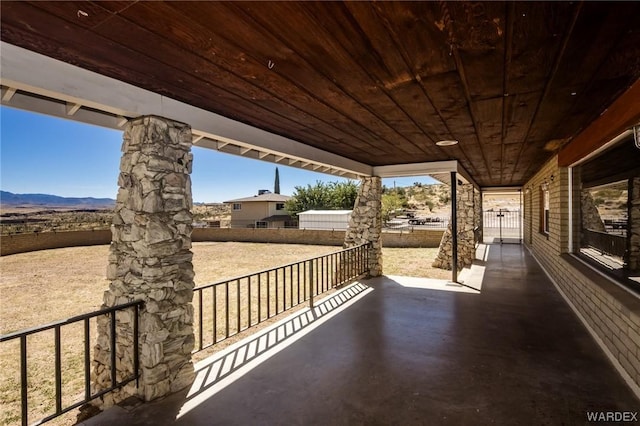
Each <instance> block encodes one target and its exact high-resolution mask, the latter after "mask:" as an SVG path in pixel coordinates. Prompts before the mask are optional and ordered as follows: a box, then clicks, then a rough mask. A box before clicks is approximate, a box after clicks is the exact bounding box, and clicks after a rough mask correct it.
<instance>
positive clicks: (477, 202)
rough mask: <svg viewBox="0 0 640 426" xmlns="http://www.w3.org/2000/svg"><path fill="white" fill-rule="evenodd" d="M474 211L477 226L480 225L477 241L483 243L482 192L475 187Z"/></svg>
mask: <svg viewBox="0 0 640 426" xmlns="http://www.w3.org/2000/svg"><path fill="white" fill-rule="evenodd" d="M473 212H474V215H473V217H474V222H475V226H476V227H478V233H477V239H476V243H477V244H481V243H482V241H483V236H482V234H483V229H482V193H481V192H480V191H479V190H477V189H475V188H474V189H473Z"/></svg>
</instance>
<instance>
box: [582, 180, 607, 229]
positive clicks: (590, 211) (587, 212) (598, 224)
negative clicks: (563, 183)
mask: <svg viewBox="0 0 640 426" xmlns="http://www.w3.org/2000/svg"><path fill="white" fill-rule="evenodd" d="M581 199H582V200H581V201H582V203H581V206H582V227H583V228H584V229H590V230H592V231H600V232H606V230H605V227H604V223H603V222H602V218H601V217H600V213H599V212H598V208H597V207H596V203H595V202H594V201H593V197H592V196H591V193H590V192H589V190H588V189H584V190H582V194H581Z"/></svg>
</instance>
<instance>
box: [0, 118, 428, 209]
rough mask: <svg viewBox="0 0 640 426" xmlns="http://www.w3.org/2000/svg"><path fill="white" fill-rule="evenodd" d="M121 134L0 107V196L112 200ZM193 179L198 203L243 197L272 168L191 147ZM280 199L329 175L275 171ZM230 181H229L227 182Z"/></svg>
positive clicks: (270, 175)
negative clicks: (47, 196) (52, 195)
mask: <svg viewBox="0 0 640 426" xmlns="http://www.w3.org/2000/svg"><path fill="white" fill-rule="evenodd" d="M121 142H122V132H121V131H116V130H111V129H106V128H102V127H97V126H92V125H88V124H83V123H78V122H75V121H71V120H64V119H61V118H56V117H50V116H45V115H41V114H34V113H30V112H26V111H21V110H17V109H13V108H7V107H0V189H2V190H3V191H9V192H13V193H17V194H28V193H42V194H54V195H60V196H63V197H97V198H116V194H117V191H118V187H117V177H118V169H119V163H120V145H121ZM193 157H194V160H193V173H192V175H191V180H192V189H193V199H194V201H196V202H222V201H226V200H230V199H234V198H241V197H248V196H250V195H254V194H256V193H257V191H258V189H269V190H273V181H274V175H275V168H276V165H275V164H273V163H269V162H266V161H258V160H252V159H247V158H243V157H239V156H235V155H230V154H224V153H219V152H217V151H213V150H209V149H204V148H198V147H194V148H193ZM277 167H278V169H279V172H280V192H281V193H282V194H287V195H291V194H293V192H294V188H295V187H296V186H306V185H307V184H314V183H315V182H316V181H318V180H319V181H322V182H335V181H345V179H341V178H338V177H335V176H331V175H326V174H323V173H316V172H311V171H307V170H301V169H297V168H294V167H288V166H284V165H277ZM230 178H233V179H232V180H231V181H230ZM394 180H395V182H396V185H397V186H408V185H411V184H413V183H414V182H423V183H432V182H433V180H432V179H430V178H428V177H419V178H415V177H412V178H398V179H385V180H384V181H383V184H385V185H387V186H393V184H394Z"/></svg>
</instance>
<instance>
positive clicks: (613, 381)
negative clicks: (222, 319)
mask: <svg viewBox="0 0 640 426" xmlns="http://www.w3.org/2000/svg"><path fill="white" fill-rule="evenodd" d="M485 255H486V257H485V259H486V260H487V261H486V264H484V265H483V264H482V263H481V264H479V265H476V267H475V269H472V271H471V273H467V274H466V276H463V277H461V278H463V279H464V280H465V284H467V285H469V286H472V287H475V288H480V284H481V289H480V291H476V290H473V289H471V288H468V287H464V286H459V285H455V284H452V283H447V282H445V281H439V280H429V279H416V278H407V277H391V276H387V277H381V278H375V279H370V280H363V281H362V282H360V283H355V284H353V285H351V286H349V287H347V288H346V289H344V290H343V291H342V292H340V293H336V294H334V295H333V296H332V297H330V298H327V299H325V300H324V301H323V303H319V304H318V305H317V306H316V308H315V310H314V312H311V311H309V310H304V311H301V312H299V313H296V314H295V315H294V316H292V317H289V318H287V319H285V320H283V321H281V322H279V323H278V324H276V325H274V326H273V327H272V328H271V329H269V330H264V331H262V332H260V333H259V334H257V335H254V336H251V337H249V338H248V339H245V340H244V341H242V342H239V343H237V344H234V345H233V346H231V347H229V348H227V349H225V350H224V351H222V352H220V353H217V354H215V355H214V356H212V357H211V358H208V359H206V360H204V361H202V362H200V363H199V364H197V366H196V370H197V373H198V377H197V379H196V381H195V383H194V385H193V387H192V388H191V389H189V390H186V391H184V392H181V393H179V394H175V395H172V396H170V397H168V398H165V399H163V400H160V401H155V402H152V403H149V404H143V405H140V406H137V407H135V408H130V409H125V408H122V407H114V408H112V409H109V410H107V411H105V412H104V413H101V414H100V415H98V416H96V417H94V418H92V419H89V420H88V421H86V422H85V423H83V424H84V425H87V426H89V425H92V426H96V425H113V424H120V425H134V426H135V425H140V426H141V425H174V424H176V425H214V424H224V425H233V424H236V425H255V424H260V425H279V424H282V425H285V424H286V425H309V424H318V425H351V424H367V425H370V424H371V425H376V424H380V425H382V424H429V425H434V424H435V425H438V424H452V425H458V424H509V425H515V424H523V425H525V424H526V425H529V424H535V425H544V424H548V425H557V424H585V423H587V414H586V413H587V412H588V411H631V412H638V411H640V401H639V400H638V399H637V398H636V396H635V395H634V393H633V392H632V391H631V390H630V388H629V387H628V386H627V385H626V384H625V382H624V381H623V379H622V378H621V376H619V374H618V373H617V372H616V370H615V369H614V368H613V366H612V364H611V363H610V362H609V360H608V359H607V358H606V356H605V355H604V353H603V352H602V351H601V349H600V348H599V347H598V346H597V344H596V343H595V341H594V340H593V339H592V338H591V336H590V335H589V333H588V332H587V331H586V329H585V328H584V327H583V325H582V324H581V323H580V321H579V320H578V318H577V317H576V316H575V315H574V313H573V312H572V311H571V309H570V308H569V307H568V305H567V304H566V303H565V302H564V300H563V299H562V297H561V296H560V294H559V293H558V292H557V291H556V289H555V288H554V287H553V285H552V283H551V282H550V281H549V279H548V278H547V277H546V275H545V274H544V272H543V271H542V270H541V269H540V267H539V266H538V264H537V263H536V262H535V260H534V259H533V258H532V257H531V255H530V254H529V253H528V252H527V251H526V249H525V248H523V247H522V246H518V245H503V246H500V245H491V246H486V252H485ZM479 272H483V273H484V274H483V276H481V274H479Z"/></svg>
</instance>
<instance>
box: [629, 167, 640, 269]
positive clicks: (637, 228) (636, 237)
mask: <svg viewBox="0 0 640 426" xmlns="http://www.w3.org/2000/svg"><path fill="white" fill-rule="evenodd" d="M630 184H631V185H629V186H630V188H629V193H630V195H629V201H630V202H629V223H630V227H629V228H630V232H629V255H628V260H627V265H628V266H627V268H628V269H629V270H630V271H632V272H638V271H640V177H634V178H633V179H631V181H630Z"/></svg>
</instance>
